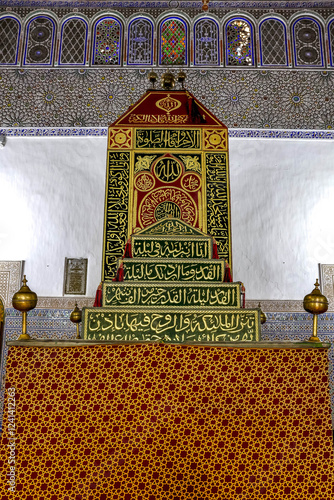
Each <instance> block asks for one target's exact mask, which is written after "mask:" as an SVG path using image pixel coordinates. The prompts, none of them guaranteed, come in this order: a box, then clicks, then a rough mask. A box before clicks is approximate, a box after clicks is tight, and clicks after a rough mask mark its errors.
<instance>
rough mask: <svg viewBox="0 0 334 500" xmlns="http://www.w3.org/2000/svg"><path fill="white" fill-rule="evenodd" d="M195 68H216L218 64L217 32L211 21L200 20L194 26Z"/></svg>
mask: <svg viewBox="0 0 334 500" xmlns="http://www.w3.org/2000/svg"><path fill="white" fill-rule="evenodd" d="M194 42H195V57H194V64H195V65H196V66H207V65H209V66H217V65H218V64H219V30H218V25H217V23H216V22H215V21H213V20H212V19H207V18H205V19H200V20H199V21H197V22H196V23H195V26H194Z"/></svg>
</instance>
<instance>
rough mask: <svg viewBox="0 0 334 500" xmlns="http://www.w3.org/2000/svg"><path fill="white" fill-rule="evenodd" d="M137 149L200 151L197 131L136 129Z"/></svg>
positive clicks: (199, 132) (199, 135) (199, 136)
mask: <svg viewBox="0 0 334 500" xmlns="http://www.w3.org/2000/svg"><path fill="white" fill-rule="evenodd" d="M135 148H137V149H201V131H200V130H199V129H188V130H185V129H170V128H169V129H149V128H144V129H137V130H136V144H135Z"/></svg>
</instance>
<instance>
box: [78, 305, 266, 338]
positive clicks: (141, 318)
mask: <svg viewBox="0 0 334 500" xmlns="http://www.w3.org/2000/svg"><path fill="white" fill-rule="evenodd" d="M259 311H260V310H259V309H239V310H238V309H231V310H229V309H224V310H223V311H222V310H221V309H220V308H215V309H214V308H211V309H210V308H206V310H205V312H201V311H200V310H199V311H198V312H197V313H196V314H195V313H194V311H193V310H192V309H188V308H182V309H167V310H166V308H157V307H155V308H124V307H119V306H118V307H117V308H111V307H108V308H85V309H84V311H83V312H84V314H83V316H84V318H83V321H84V324H83V331H84V338H85V339H90V340H110V341H134V340H136V341H143V342H152V341H153V342H167V343H168V342H174V343H182V342H189V341H197V342H245V341H250V342H252V341H258V340H260V313H259Z"/></svg>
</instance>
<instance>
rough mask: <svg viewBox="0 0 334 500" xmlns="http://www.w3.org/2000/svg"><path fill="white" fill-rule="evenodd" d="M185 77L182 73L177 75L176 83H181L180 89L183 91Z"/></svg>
mask: <svg viewBox="0 0 334 500" xmlns="http://www.w3.org/2000/svg"><path fill="white" fill-rule="evenodd" d="M186 77H187V75H186V74H185V72H184V71H180V73H179V74H178V75H177V81H178V82H179V83H181V86H182V89H184V81H185V79H186Z"/></svg>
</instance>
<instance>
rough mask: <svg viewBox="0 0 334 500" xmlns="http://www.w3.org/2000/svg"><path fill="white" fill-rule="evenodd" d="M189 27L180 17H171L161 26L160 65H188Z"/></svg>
mask: <svg viewBox="0 0 334 500" xmlns="http://www.w3.org/2000/svg"><path fill="white" fill-rule="evenodd" d="M187 50H188V47H187V26H186V23H185V22H184V21H183V20H182V19H180V18H178V17H169V18H168V19H165V21H163V22H162V23H161V25H160V58H159V60H160V64H162V65H169V64H173V65H182V64H187Z"/></svg>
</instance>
